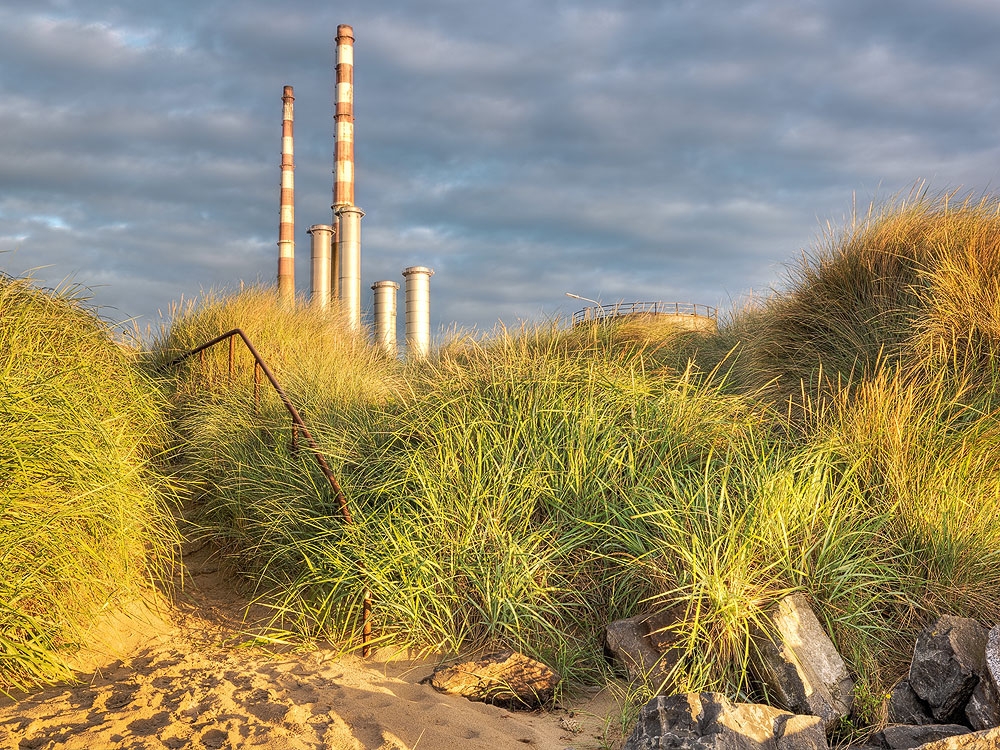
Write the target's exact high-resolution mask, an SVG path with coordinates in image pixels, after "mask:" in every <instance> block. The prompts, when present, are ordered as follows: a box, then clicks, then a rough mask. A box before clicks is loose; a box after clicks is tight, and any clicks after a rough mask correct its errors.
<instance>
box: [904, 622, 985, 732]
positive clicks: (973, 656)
mask: <svg viewBox="0 0 1000 750" xmlns="http://www.w3.org/2000/svg"><path fill="white" fill-rule="evenodd" d="M986 639H987V631H986V628H984V627H983V626H982V625H980V624H979V623H978V622H977V621H975V620H972V619H969V618H967V617H954V616H952V615H944V616H943V617H941V618H940V619H939V620H938V621H937V622H935V623H934V624H933V625H931V626H930V627H928V628H925V629H924V630H923V631H922V632H921V633H920V635H919V636H917V643H916V646H915V647H914V649H913V660H912V661H911V663H910V677H909V680H910V686H911V687H912V688H913V691H914V692H915V693H916V694H917V695H918V696H920V698H921V700H923V701H924V702H926V703H927V705H928V706H929V707H930V710H931V715H932V716H933V717H934V719H935V720H936V721H939V722H952V721H963V720H965V715H964V708H965V704H966V702H967V701H968V700H969V698H970V697H971V696H972V693H973V691H974V690H975V689H976V685H977V684H978V683H979V680H980V676H981V675H985V673H986Z"/></svg>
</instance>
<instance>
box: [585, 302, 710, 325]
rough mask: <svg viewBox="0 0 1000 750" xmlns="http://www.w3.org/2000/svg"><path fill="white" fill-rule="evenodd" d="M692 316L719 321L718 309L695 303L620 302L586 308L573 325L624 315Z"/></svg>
mask: <svg viewBox="0 0 1000 750" xmlns="http://www.w3.org/2000/svg"><path fill="white" fill-rule="evenodd" d="M641 314H647V315H691V316H697V317H701V318H711V319H712V320H717V319H718V317H719V311H718V309H716V308H714V307H710V306H708V305H699V304H697V303H695V302H618V303H616V304H614V305H596V306H593V307H585V308H583V309H582V310H577V311H576V312H575V313H573V325H576V324H577V323H586V322H588V321H591V320H608V319H611V318H619V317H622V316H623V315H641Z"/></svg>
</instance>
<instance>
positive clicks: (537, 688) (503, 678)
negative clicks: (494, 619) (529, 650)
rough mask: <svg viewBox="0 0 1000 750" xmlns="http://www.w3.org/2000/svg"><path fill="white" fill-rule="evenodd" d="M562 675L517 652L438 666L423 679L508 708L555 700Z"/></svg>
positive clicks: (437, 687) (443, 689)
mask: <svg viewBox="0 0 1000 750" xmlns="http://www.w3.org/2000/svg"><path fill="white" fill-rule="evenodd" d="M559 679H560V678H559V675H558V674H556V673H555V672H554V671H552V670H551V669H549V668H548V667H547V666H545V665H544V664H542V663H541V662H539V661H535V660H534V659H529V658H528V657H527V656H525V655H524V654H519V653H517V652H516V651H500V652H498V653H495V654H487V655H485V656H483V657H482V658H481V659H477V660H475V661H466V662H462V663H460V664H452V665H450V666H442V667H436V668H435V669H434V673H433V674H431V675H429V676H428V677H425V678H424V679H423V680H421V682H422V683H430V685H431V687H433V688H434V689H435V690H438V691H439V692H442V693H448V694H449V695H461V696H463V697H465V698H468V699H469V700H473V701H481V702H483V703H491V704H493V705H496V706H504V707H507V708H537V707H538V706H541V705H543V704H545V703H548V702H550V701H551V700H552V697H553V695H554V694H555V689H556V685H558V684H559Z"/></svg>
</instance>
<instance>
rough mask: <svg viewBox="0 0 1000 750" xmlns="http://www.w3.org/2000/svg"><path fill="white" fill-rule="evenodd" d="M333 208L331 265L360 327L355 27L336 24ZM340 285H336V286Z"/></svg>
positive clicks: (361, 213)
mask: <svg viewBox="0 0 1000 750" xmlns="http://www.w3.org/2000/svg"><path fill="white" fill-rule="evenodd" d="M334 120H335V128H336V152H335V159H334V162H335V163H334V175H335V177H334V183H333V205H332V206H331V208H332V209H333V216H334V227H335V229H334V231H335V232H336V235H337V240H336V250H335V252H334V256H333V266H334V268H335V269H338V272H337V279H338V282H337V284H335V289H336V291H337V296H338V298H339V299H340V300H341V306H342V307H343V309H344V311H345V313H346V314H347V321H348V325H349V326H350V328H351V329H352V330H355V331H358V330H360V329H361V217H362V216H364V215H365V213H364V211H362V210H361V209H360V208H358V207H357V206H356V205H354V29H352V28H351V27H350V26H348V25H347V24H341V25H340V26H338V27H337V102H336V110H335V115H334ZM338 287H339V288H338Z"/></svg>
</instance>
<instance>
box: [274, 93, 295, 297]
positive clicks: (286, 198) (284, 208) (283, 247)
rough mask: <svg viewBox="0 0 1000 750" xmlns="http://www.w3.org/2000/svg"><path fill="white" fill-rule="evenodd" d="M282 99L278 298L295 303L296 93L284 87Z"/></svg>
mask: <svg viewBox="0 0 1000 750" xmlns="http://www.w3.org/2000/svg"><path fill="white" fill-rule="evenodd" d="M281 101H282V103H283V107H282V119H281V208H280V212H281V218H280V222H279V224H278V299H279V300H280V301H281V302H283V303H285V304H288V305H292V304H294V303H295V162H294V146H293V141H294V137H293V133H292V121H293V119H294V112H293V107H294V105H293V102H294V101H295V96H294V95H293V94H292V87H291V86H285V90H284V93H283V94H282V97H281Z"/></svg>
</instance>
